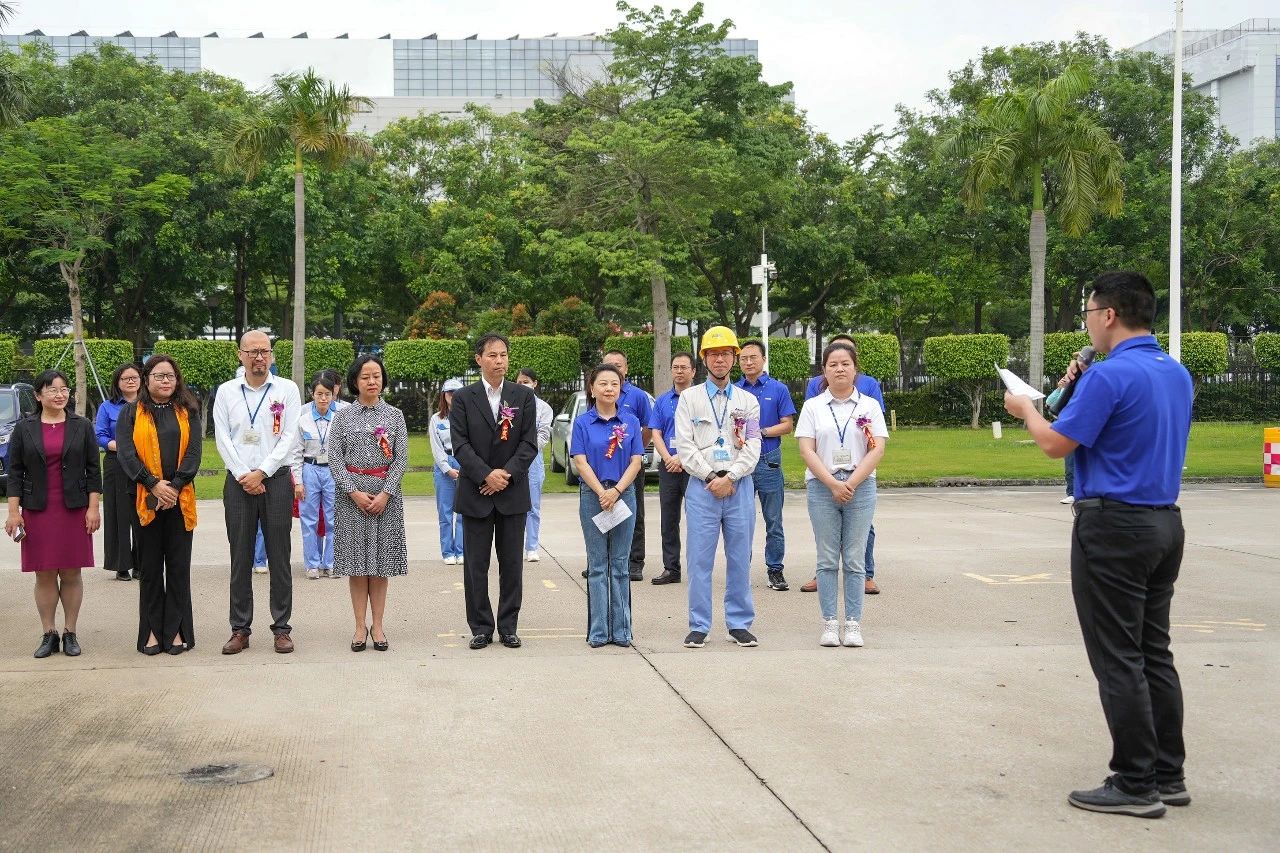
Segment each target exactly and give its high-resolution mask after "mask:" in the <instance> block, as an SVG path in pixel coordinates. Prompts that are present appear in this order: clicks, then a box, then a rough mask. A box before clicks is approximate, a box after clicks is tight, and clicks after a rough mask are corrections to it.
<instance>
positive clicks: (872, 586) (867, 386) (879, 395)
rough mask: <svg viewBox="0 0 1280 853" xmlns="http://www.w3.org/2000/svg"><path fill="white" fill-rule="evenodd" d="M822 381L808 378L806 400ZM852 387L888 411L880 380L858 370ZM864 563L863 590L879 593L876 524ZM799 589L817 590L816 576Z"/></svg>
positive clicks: (818, 391)
mask: <svg viewBox="0 0 1280 853" xmlns="http://www.w3.org/2000/svg"><path fill="white" fill-rule="evenodd" d="M836 341H844V342H845V343H848V344H851V345H852V346H853V351H854V352H855V353H856V352H857V351H858V342H857V341H855V340H854V339H853V338H851V337H849V336H848V335H832V336H831V339H830V340H828V341H827V344H828V345H830V344H834V343H835V342H836ZM824 382H825V380H824V379H823V378H822V374H818V375H817V376H815V377H813V378H812V379H810V380H809V384H808V385H806V386H805V389H804V398H805V399H806V400H809V399H812V398H814V397H816V396H818V395H819V394H821V393H822V392H823V391H825V390H826V387H825V385H824V384H823V383H824ZM853 387H854V388H856V389H857V390H858V393H859V394H861V395H863V396H864V397H870V398H871V399H873V400H875V401H876V402H877V403H879V404H880V411H881V412H884V413H886V414H887V413H888V411H889V409H888V407H886V406H885V404H884V392H883V391H882V390H881V388H880V380H878V379H876V378H875V377H874V376H871V375H868V374H866V373H863V372H862V371H861V370H859V371H858V376H857V378H856V379H854V380H853ZM864 565H865V566H866V569H867V579H866V580H865V581H863V590H864V592H865V593H866V594H867V595H879V594H880V587H879V586H877V585H876V580H875V578H876V526H875V525H874V524H872V525H871V531H870V532H869V533H867V553H866V558H865V561H864ZM800 591H801V592H817V591H818V579H817V578H816V577H815V578H813V579H811V580H810V581H809V582H808V583H806V584H805V585H804V586H802V587H800Z"/></svg>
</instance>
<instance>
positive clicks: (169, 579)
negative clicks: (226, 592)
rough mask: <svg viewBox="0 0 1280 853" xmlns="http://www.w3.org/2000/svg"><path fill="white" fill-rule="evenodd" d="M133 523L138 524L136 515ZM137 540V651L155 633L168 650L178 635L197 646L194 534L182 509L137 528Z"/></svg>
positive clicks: (161, 512)
mask: <svg viewBox="0 0 1280 853" xmlns="http://www.w3.org/2000/svg"><path fill="white" fill-rule="evenodd" d="M134 524H135V525H137V520H136V518H135V521H134ZM134 533H135V539H134V541H135V542H137V543H138V551H139V555H138V556H139V558H138V570H139V576H138V651H142V649H143V647H144V646H146V644H147V638H148V637H149V636H152V635H154V636H155V638H156V639H157V640H159V641H160V645H161V647H163V648H164V649H166V650H168V648H169V647H170V646H172V645H173V638H174V635H176V634H181V635H182V642H184V643H186V644H187V647H188V648H195V644H196V635H195V628H194V625H193V622H192V618H191V533H190V532H189V531H188V530H187V528H186V524H185V522H184V521H183V518H182V508H181V507H176V506H175V507H173V508H172V509H162V510H158V511H157V512H156V517H155V518H153V519H152V520H151V523H150V524H148V525H147V526H146V527H142V526H137V527H136V528H135V530H134Z"/></svg>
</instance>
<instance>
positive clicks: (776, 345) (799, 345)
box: [769, 338, 810, 382]
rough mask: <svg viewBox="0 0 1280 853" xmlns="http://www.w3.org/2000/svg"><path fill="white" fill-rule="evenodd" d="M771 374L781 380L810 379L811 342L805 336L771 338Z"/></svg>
mask: <svg viewBox="0 0 1280 853" xmlns="http://www.w3.org/2000/svg"><path fill="white" fill-rule="evenodd" d="M769 375H770V376H771V377H773V378H774V379H776V380H778V381H779V382H797V381H799V380H801V379H808V378H809V375H810V370H809V342H808V341H807V340H806V339H804V338H769Z"/></svg>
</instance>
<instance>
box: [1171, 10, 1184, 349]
mask: <svg viewBox="0 0 1280 853" xmlns="http://www.w3.org/2000/svg"><path fill="white" fill-rule="evenodd" d="M1173 5H1174V29H1173V154H1172V160H1173V180H1172V188H1171V189H1172V191H1171V193H1170V197H1169V355H1171V356H1173V358H1174V360H1175V361H1182V0H1174V4H1173Z"/></svg>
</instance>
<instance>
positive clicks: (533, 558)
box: [524, 551, 542, 563]
mask: <svg viewBox="0 0 1280 853" xmlns="http://www.w3.org/2000/svg"><path fill="white" fill-rule="evenodd" d="M524 558H525V559H526V560H528V561H529V562H530V563H536V562H538V561H539V560H541V559H542V558H541V557H539V556H538V552H537V551H530V552H528V553H527V554H525V555H524Z"/></svg>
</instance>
